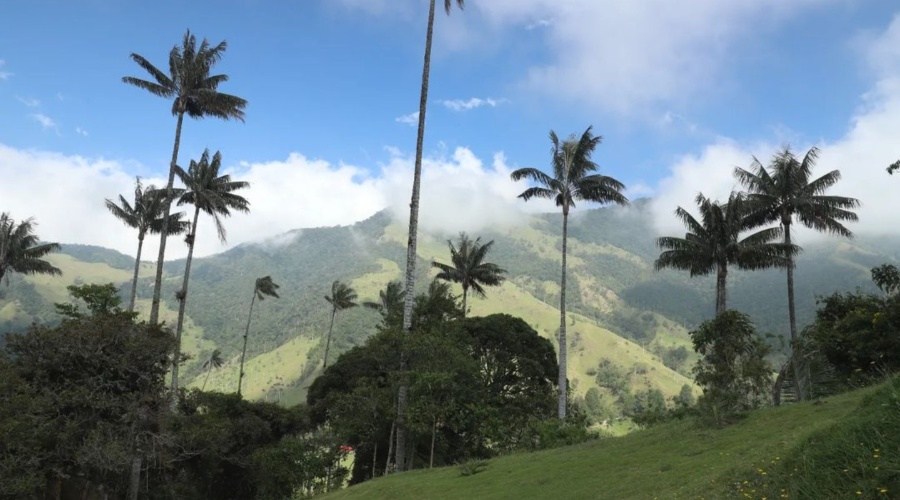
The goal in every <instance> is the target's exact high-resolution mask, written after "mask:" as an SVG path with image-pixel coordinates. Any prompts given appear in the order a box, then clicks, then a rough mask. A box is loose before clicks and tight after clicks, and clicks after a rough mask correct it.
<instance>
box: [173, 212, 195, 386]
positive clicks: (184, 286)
mask: <svg viewBox="0 0 900 500" xmlns="http://www.w3.org/2000/svg"><path fill="white" fill-rule="evenodd" d="M199 218H200V207H195V208H194V222H193V223H192V224H191V233H190V234H189V235H188V255H187V261H186V262H185V264H184V279H183V281H182V282H181V300H179V301H178V323H177V324H176V326H175V359H174V360H173V361H172V395H173V396H172V400H173V401H177V398H176V397H175V393H176V392H178V365H179V362H180V361H181V360H180V359H179V358H181V331H182V328H183V327H184V310H185V309H186V308H187V292H188V281H190V279H191V262H192V261H193V259H194V242H195V238H196V236H197V219H199Z"/></svg>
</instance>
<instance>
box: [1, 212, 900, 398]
mask: <svg viewBox="0 0 900 500" xmlns="http://www.w3.org/2000/svg"><path fill="white" fill-rule="evenodd" d="M456 236H457V235H455V234H427V235H422V237H421V240H420V244H419V248H418V253H419V256H420V262H419V265H418V267H417V268H418V270H419V273H420V277H421V278H422V279H420V280H418V283H420V286H421V287H422V288H424V287H426V286H427V283H428V282H429V281H430V280H429V279H428V278H427V276H426V274H427V273H432V271H431V269H430V267H429V266H430V262H431V261H432V260H439V261H444V262H446V261H448V259H449V250H448V247H447V242H446V240H447V239H450V238H455V237H456ZM473 236H480V237H481V238H482V240H484V241H490V240H493V241H494V242H495V243H494V245H493V247H492V252H491V254H490V260H491V261H492V262H495V263H497V264H498V265H500V266H501V267H503V268H505V269H506V270H507V271H508V280H507V281H506V282H505V283H504V284H503V286H502V287H499V288H492V289H489V290H488V291H487V298H486V299H480V298H472V297H470V300H469V305H470V307H471V309H472V313H473V314H475V315H481V314H489V313H494V312H505V313H510V314H513V315H518V316H521V317H522V318H524V319H525V320H526V321H528V322H529V323H530V324H531V325H532V326H533V327H534V328H535V329H536V330H537V331H538V332H539V333H540V334H541V335H543V336H545V337H547V338H550V339H551V340H552V339H553V337H554V333H555V330H556V328H557V327H558V321H559V320H558V316H559V315H558V310H557V308H558V303H559V291H560V290H559V284H558V280H559V260H560V256H559V245H560V236H561V225H560V220H559V215H557V214H546V215H539V216H533V217H531V218H530V219H527V220H523V221H522V222H521V224H519V225H516V226H511V227H503V228H493V229H491V230H486V231H483V232H481V233H479V234H477V235H473ZM569 242H570V244H569V251H570V258H569V270H570V280H569V293H568V307H569V310H570V311H571V313H572V314H571V315H570V319H569V321H570V325H572V326H570V335H569V343H570V350H571V352H572V364H571V365H570V370H569V377H570V379H571V380H572V385H573V391H574V393H575V394H576V395H580V396H584V395H586V394H587V392H588V390H589V389H590V388H591V387H597V388H598V390H599V393H598V392H596V391H595V394H594V396H597V394H599V396H600V398H601V400H603V399H606V400H607V402H606V403H603V404H601V406H602V407H604V408H606V410H604V411H605V412H606V413H607V414H608V416H614V415H615V414H617V412H619V411H621V410H622V409H621V408H618V410H616V411H613V410H610V409H609V408H615V407H616V406H617V405H619V406H621V402H620V401H618V399H617V398H613V397H612V394H613V393H614V392H615V391H616V390H617V389H616V388H613V387H609V385H610V382H609V380H610V377H612V378H613V379H617V380H620V379H624V380H625V382H624V384H625V386H626V387H627V388H628V389H629V390H631V391H633V392H635V393H641V392H645V391H647V390H649V389H651V388H653V389H659V390H660V391H662V393H663V394H664V395H665V396H667V397H672V396H674V395H675V394H678V392H679V390H680V389H681V388H682V387H683V385H685V384H691V381H690V379H689V377H685V375H689V370H690V363H691V362H692V360H693V359H694V356H695V355H694V353H693V351H692V350H691V348H690V344H689V340H688V337H687V331H688V330H689V329H690V328H692V327H694V326H696V325H697V324H699V323H700V322H701V321H703V320H705V319H708V318H710V317H711V316H712V313H713V305H714V304H713V302H714V290H713V285H714V283H713V279H712V278H696V279H691V278H690V277H689V276H688V275H687V273H683V272H677V271H663V272H657V271H654V268H653V261H654V259H655V258H656V256H657V255H658V250H657V248H656V246H655V231H654V229H653V226H652V222H651V216H650V213H649V211H648V210H647V203H646V201H644V200H642V201H639V202H637V203H635V204H634V205H633V206H632V207H631V208H603V209H595V210H586V211H582V212H578V213H577V214H576V215H574V216H573V217H572V218H571V223H570V227H569ZM894 243H895V242H894V241H893V240H887V239H874V238H866V237H859V238H857V239H855V240H851V241H824V242H823V243H815V244H811V245H807V246H806V248H805V251H804V253H803V254H802V255H801V257H800V259H799V261H798V265H797V272H796V282H797V304H798V312H799V314H798V315H799V323H800V325H805V324H807V323H808V322H809V321H810V320H811V318H812V316H813V314H814V310H815V299H816V295H826V294H829V293H831V292H833V291H837V290H848V289H854V288H856V287H862V288H863V289H866V290H869V289H871V287H872V285H871V282H870V279H869V269H870V268H871V267H874V266H875V265H878V264H881V263H884V262H894V261H895V260H896V259H897V253H896V251H895V250H894V249H895V248H897V246H896V245H895V244H894ZM405 244H406V241H405V231H404V229H403V227H402V225H401V224H398V223H396V222H394V221H393V220H392V219H391V217H390V215H389V214H388V213H386V212H381V213H378V214H375V215H373V216H372V217H370V218H369V219H367V220H365V221H362V222H359V223H356V224H353V225H351V226H341V227H323V228H309V229H297V230H295V231H291V232H289V233H285V234H283V235H281V236H279V237H277V238H273V239H270V240H267V241H262V242H259V243H254V244H245V245H241V246H239V247H237V248H234V249H231V250H229V251H227V252H224V253H221V254H218V255H214V256H211V257H207V258H202V259H197V260H195V262H194V265H193V271H192V281H191V290H190V296H189V301H188V307H187V314H188V321H187V322H186V324H187V328H186V338H185V352H186V353H187V354H188V355H189V356H190V359H189V360H188V361H187V362H186V364H185V367H184V370H183V377H187V378H186V380H188V381H191V380H192V381H193V382H191V384H192V385H195V386H199V385H201V384H202V383H204V380H205V378H206V377H205V375H206V372H205V371H203V370H202V365H203V362H204V361H205V360H206V359H208V358H209V356H210V354H211V352H212V351H213V350H214V349H219V350H221V353H222V357H223V359H224V360H225V363H224V365H223V366H222V367H221V368H218V369H216V370H212V371H211V373H210V377H209V381H208V386H207V387H208V388H212V389H215V390H220V391H226V392H230V391H234V390H235V388H236V381H237V364H238V357H239V355H240V348H241V336H242V334H243V329H244V327H245V325H246V322H247V313H248V308H249V302H250V298H251V294H252V292H253V285H254V280H255V279H256V278H258V277H261V276H266V275H271V276H272V278H273V279H274V281H275V282H277V283H278V284H279V285H281V288H280V290H279V294H280V298H271V299H268V300H265V301H264V302H261V303H259V304H258V305H257V306H256V307H255V308H254V311H253V316H254V317H253V322H252V329H251V332H250V336H249V342H248V363H247V368H246V369H245V371H246V372H247V375H246V377H247V380H246V382H245V387H246V388H247V389H246V390H245V394H246V395H247V396H248V397H255V398H268V399H270V400H273V399H274V400H281V401H282V402H284V403H292V402H297V401H300V400H301V399H302V397H303V395H304V394H305V391H306V389H307V387H308V385H309V383H310V382H311V380H312V378H313V377H314V376H315V375H317V374H318V373H319V371H320V369H321V358H322V355H323V353H324V337H325V333H326V332H327V329H328V320H329V318H330V308H329V307H328V304H327V303H326V301H325V300H324V296H325V295H326V294H327V293H328V292H329V290H330V286H331V283H332V282H333V281H334V280H341V281H344V282H347V283H350V284H351V285H352V286H353V287H354V288H355V289H356V291H357V293H358V294H359V298H360V300H361V301H366V300H377V298H378V292H379V290H381V289H383V288H384V286H385V285H386V284H387V283H388V282H389V281H390V280H395V279H399V278H400V277H401V273H400V269H401V268H402V266H403V264H404V261H405ZM49 260H51V261H52V262H53V263H54V264H55V265H57V266H58V267H60V269H62V270H63V272H64V274H63V276H62V277H61V278H56V277H47V276H37V277H26V278H22V277H19V276H12V277H11V278H10V280H9V281H10V283H9V285H8V286H7V285H3V286H2V287H0V294H2V295H0V331H12V330H19V329H21V328H23V327H24V326H26V325H28V324H30V323H32V322H38V323H52V322H54V321H57V319H58V317H57V316H56V315H55V313H54V312H53V308H52V303H53V302H63V301H66V300H67V294H66V290H65V285H67V284H72V283H76V284H80V283H92V282H96V283H100V282H113V283H116V285H117V286H120V287H121V289H123V290H124V289H125V288H126V284H127V281H128V280H129V278H130V269H131V266H132V264H133V263H132V261H131V259H130V258H128V257H127V256H124V255H121V254H119V253H117V252H113V251H110V250H106V249H102V248H98V247H87V246H65V247H64V248H63V252H62V253H60V254H55V255H51V256H50V257H49ZM182 269H183V262H182V261H175V262H170V263H168V264H167V265H166V281H165V288H164V291H163V299H164V307H165V309H164V311H163V314H162V317H163V318H164V319H166V320H167V321H168V322H169V323H170V324H171V323H172V322H174V311H175V310H177V302H176V301H175V300H174V291H175V289H176V288H177V286H179V285H180V283H181V276H180V273H181V271H182ZM151 272H152V269H151V265H150V264H148V263H145V264H143V265H142V274H141V275H142V276H143V278H142V280H141V281H140V283H139V286H138V293H139V300H138V308H139V309H142V310H146V309H147V307H148V304H149V295H150V291H151V287H152V282H151V279H150V274H151ZM432 275H433V273H432ZM456 293H460V290H459V289H456ZM7 297H9V298H7ZM13 298H14V299H13ZM729 299H730V304H731V305H732V306H733V307H734V308H736V309H738V310H741V311H745V312H747V313H748V314H749V315H750V316H751V317H752V318H753V320H754V321H755V322H756V324H757V326H758V328H759V330H760V331H761V332H770V333H772V334H774V336H775V338H772V339H770V343H771V344H772V345H773V346H774V347H775V348H776V350H777V349H780V348H781V346H782V343H781V341H780V340H779V339H780V338H781V337H782V336H783V335H784V334H785V332H786V330H787V326H786V325H787V312H786V307H785V292H784V275H783V273H782V272H779V271H778V270H769V271H763V272H752V273H751V272H733V273H732V278H731V280H730V282H729ZM378 321H379V316H378V314H376V313H375V312H374V311H371V310H369V309H366V308H362V307H357V308H352V309H349V310H347V311H346V312H343V313H341V315H340V317H339V318H338V320H337V321H336V323H335V326H334V334H333V343H332V349H331V353H330V354H329V358H330V359H336V357H337V355H339V354H340V353H341V352H344V351H345V350H347V349H348V348H350V347H352V346H354V345H359V344H360V343H361V342H362V340H364V339H365V338H367V337H368V336H370V335H371V334H372V333H374V331H375V326H376V324H377V323H378ZM604 384H605V385H604ZM595 399H596V398H595ZM598 411H600V410H598ZM601 413H602V411H601Z"/></svg>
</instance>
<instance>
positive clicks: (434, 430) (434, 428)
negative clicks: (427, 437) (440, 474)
mask: <svg viewBox="0 0 900 500" xmlns="http://www.w3.org/2000/svg"><path fill="white" fill-rule="evenodd" d="M435 434H437V417H434V419H433V420H432V422H431V456H430V457H429V458H428V468H429V469H433V468H434V436H435Z"/></svg>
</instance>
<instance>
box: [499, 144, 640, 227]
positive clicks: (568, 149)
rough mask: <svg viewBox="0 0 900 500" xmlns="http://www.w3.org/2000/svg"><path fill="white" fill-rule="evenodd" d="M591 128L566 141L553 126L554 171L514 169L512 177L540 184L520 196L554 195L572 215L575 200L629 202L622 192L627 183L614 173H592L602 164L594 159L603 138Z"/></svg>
mask: <svg viewBox="0 0 900 500" xmlns="http://www.w3.org/2000/svg"><path fill="white" fill-rule="evenodd" d="M591 128H592V127H588V128H587V130H585V131H584V133H583V134H582V135H581V137H579V138H576V137H574V136H572V137H570V138H569V139H567V140H565V141H562V142H560V140H559V137H557V135H556V132H554V131H552V130H551V131H550V142H551V143H552V147H551V149H550V155H551V161H552V166H553V175H552V176H550V175H547V174H545V173H544V172H542V171H540V170H538V169H536V168H520V169H518V170H515V171H513V172H512V174H511V175H510V177H511V178H512V180H514V181H518V180H521V179H530V180H532V181H534V182H536V183H537V184H539V185H538V186H534V187H530V188H528V189H526V190H525V191H524V192H523V193H522V194H520V195H519V198H522V199H523V200H525V201H528V200H530V199H531V198H547V199H553V200H555V201H556V206H558V207H562V210H563V214H564V215H568V213H569V209H570V208H572V207H575V200H586V201H594V202H597V203H617V204H619V205H625V204H627V203H628V198H626V197H625V195H623V194H622V190H624V189H625V185H624V184H622V183H621V182H619V181H617V180H616V179H613V178H612V177H607V176H605V175H600V174H592V173H591V172H593V171H595V170H597V169H598V168H599V167H598V166H597V164H596V163H594V162H593V160H591V154H592V153H593V152H594V150H595V149H596V148H597V146H598V145H599V144H600V142H601V141H602V140H603V138H602V137H601V136H599V135H597V136H595V135H592V134H591Z"/></svg>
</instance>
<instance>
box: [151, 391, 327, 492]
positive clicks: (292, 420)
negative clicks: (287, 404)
mask: <svg viewBox="0 0 900 500" xmlns="http://www.w3.org/2000/svg"><path fill="white" fill-rule="evenodd" d="M168 432H169V435H170V439H171V440H172V441H173V442H174V443H175V445H176V446H174V447H173V449H171V451H170V455H169V456H168V457H167V458H168V459H169V460H168V463H166V464H163V467H161V468H160V469H158V470H156V471H154V472H156V474H157V476H155V477H153V480H154V482H155V483H157V484H160V485H165V488H166V489H167V490H168V491H167V492H166V493H167V494H166V495H164V496H165V497H167V498H248V499H249V498H265V499H269V498H279V499H281V498H291V497H292V494H293V493H294V490H295V489H298V490H299V489H302V488H303V486H304V485H307V484H308V485H313V484H315V485H317V486H318V488H317V491H318V492H321V491H323V490H324V488H322V487H321V486H322V485H323V483H325V481H326V477H327V469H326V467H327V466H328V465H332V464H334V460H333V457H335V456H336V455H337V451H338V445H339V444H340V443H338V442H337V441H335V440H334V439H333V438H330V437H328V436H326V435H324V434H319V433H314V432H313V429H312V428H311V426H310V424H309V421H308V418H307V416H306V412H305V410H304V408H302V407H299V406H297V407H293V408H282V407H280V406H278V405H276V404H274V403H266V402H261V401H257V402H254V401H246V400H244V399H242V398H241V397H239V396H238V395H236V394H222V393H216V392H201V391H196V390H192V391H189V392H188V393H186V394H185V396H184V397H183V398H180V400H179V403H178V411H177V412H174V414H173V415H172V416H171V417H170V424H169V426H168ZM332 472H334V471H332ZM336 475H337V476H338V478H340V475H339V474H336ZM304 479H306V480H308V481H309V483H305V482H304ZM340 479H342V478H340Z"/></svg>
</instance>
